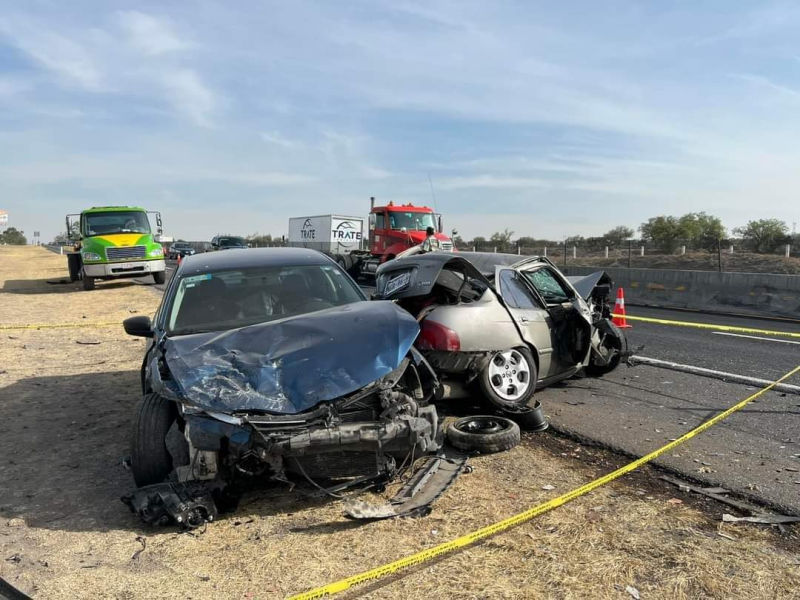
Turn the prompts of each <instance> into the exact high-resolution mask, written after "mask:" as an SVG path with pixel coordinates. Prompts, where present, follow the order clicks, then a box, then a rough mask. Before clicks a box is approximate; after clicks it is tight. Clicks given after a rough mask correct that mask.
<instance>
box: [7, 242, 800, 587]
mask: <svg viewBox="0 0 800 600" xmlns="http://www.w3.org/2000/svg"><path fill="white" fill-rule="evenodd" d="M34 259H35V261H34ZM62 260H63V259H62V257H57V256H54V255H49V254H46V253H45V251H44V250H37V249H31V248H28V249H24V252H22V251H21V249H20V250H18V249H7V248H0V265H2V271H0V276H2V277H3V278H5V279H6V280H9V279H13V280H18V281H19V280H23V279H26V278H27V279H32V280H36V279H44V278H46V277H59V276H63V273H64V272H65V268H62V262H61V261H62ZM23 271H24V274H23V273H22V272H23ZM0 285H2V282H0ZM15 285H20V286H22V287H24V286H23V285H22V283H17V284H15ZM46 285H47V284H44V283H41V284H39V283H32V284H30V287H37V289H42V290H44V289H46V288H44V287H42V286H46ZM62 287H63V286H62ZM67 287H68V286H67ZM3 290H4V292H6V291H8V288H3ZM156 301H157V297H156V295H155V294H153V293H152V291H151V290H149V289H148V288H146V287H144V286H136V285H126V284H117V285H115V286H111V287H110V288H109V287H108V286H106V287H103V285H102V284H101V285H100V286H98V289H97V290H96V291H94V292H90V293H86V292H82V291H80V292H78V291H75V292H72V291H67V292H62V293H54V292H49V291H46V292H43V293H27V294H14V293H2V294H0V322H3V323H11V322H19V321H31V322H63V321H68V320H72V319H77V318H80V317H82V316H86V319H87V320H107V319H120V320H121V319H122V318H124V317H126V316H128V314H130V312H129V311H130V310H136V311H137V312H141V313H145V314H149V313H152V310H153V309H154V307H155V304H156ZM9 335H10V336H12V337H13V338H15V339H8V336H9ZM0 336H2V337H0V339H1V340H2V343H0V371H3V370H5V371H6V372H5V373H4V374H0V429H2V435H0V457H2V458H0V553H2V556H0V558H1V559H2V560H0V576H2V577H4V578H5V579H7V580H8V581H10V582H11V583H13V584H14V585H17V586H18V587H20V588H22V589H23V590H24V591H26V592H28V593H34V594H35V596H36V597H37V598H97V597H109V598H120V599H128V598H207V597H219V598H272V597H283V596H286V595H288V594H290V593H293V592H299V591H302V590H304V589H306V588H308V587H311V586H315V585H320V584H324V583H327V582H329V581H332V580H334V579H338V578H342V577H346V576H348V575H352V574H354V573H357V572H360V571H362V570H364V569H366V568H370V567H374V566H377V565H379V564H382V563H383V562H386V561H389V560H392V559H396V558H399V557H401V556H404V555H406V554H409V553H412V552H414V551H417V550H419V549H421V548H425V547H429V546H432V545H435V544H437V543H440V542H442V541H445V540H448V539H450V538H453V537H455V536H458V535H461V534H464V533H467V532H469V531H471V530H473V529H475V528H478V527H480V526H483V525H486V524H488V523H491V522H493V521H496V520H499V519H502V518H504V517H507V516H509V515H511V514H514V513H516V512H519V511H521V510H524V509H526V508H528V507H530V506H531V505H533V504H535V503H538V502H541V501H543V500H546V499H549V498H551V497H554V496H556V495H558V494H560V493H563V492H566V491H568V490H570V489H572V488H574V487H577V486H579V485H581V484H583V483H585V482H587V481H589V480H591V479H593V478H594V477H596V476H597V475H599V474H602V473H605V472H608V471H609V470H611V469H613V468H614V467H615V466H616V465H617V464H618V459H617V458H616V457H614V456H611V455H608V454H607V453H604V452H601V451H594V450H587V449H585V448H580V447H579V446H577V445H576V444H574V443H572V442H569V441H566V440H563V439H559V438H556V437H554V436H553V435H551V434H537V435H531V436H528V437H527V438H526V440H525V442H524V443H523V444H522V445H521V446H519V447H517V448H515V449H514V450H512V451H511V452H509V453H505V454H499V455H494V456H486V457H478V458H475V459H473V460H472V461H471V463H472V464H473V466H474V467H475V472H474V473H471V474H469V475H464V476H462V477H461V478H460V479H459V480H458V481H457V482H456V484H455V485H454V486H453V487H452V488H451V489H450V490H449V491H448V492H447V493H446V494H445V495H444V496H443V497H442V498H441V499H440V500H439V501H438V502H437V504H436V505H435V507H434V511H433V513H432V514H431V515H430V516H428V517H426V518H423V519H416V520H412V519H402V520H395V521H383V522H376V523H368V524H362V523H354V522H352V521H348V520H346V519H345V518H343V516H342V513H341V506H340V504H339V503H338V502H336V501H328V500H314V499H309V498H307V497H304V496H302V495H301V494H299V493H298V492H297V491H294V492H292V491H289V490H287V489H286V488H273V489H269V490H265V491H260V492H253V493H251V494H249V495H248V496H247V497H246V498H245V499H244V501H243V502H242V505H241V506H240V508H239V510H238V511H237V512H236V513H234V514H232V515H226V516H225V518H223V519H222V520H221V521H219V522H217V523H215V524H213V525H211V526H209V527H208V528H207V529H206V530H205V532H203V533H199V532H195V533H193V534H181V533H177V532H176V531H174V530H170V529H155V528H153V529H151V528H145V527H143V526H141V525H140V524H139V523H138V522H137V520H136V519H134V518H133V516H132V515H131V514H129V513H128V512H127V509H126V508H125V507H124V506H123V505H122V503H120V502H119V500H118V497H119V496H120V495H121V494H122V493H124V492H126V491H127V490H128V489H129V488H130V486H131V485H132V482H131V479H130V476H129V474H128V473H126V472H125V471H124V470H123V469H122V467H121V466H120V458H121V457H122V456H123V455H125V454H126V452H127V433H128V429H129V426H130V418H131V411H132V406H133V404H134V403H135V401H136V398H137V396H138V389H137V376H138V366H139V362H140V360H141V352H142V342H141V341H138V340H131V339H130V338H126V337H125V336H124V334H122V332H121V329H116V328H105V329H98V330H90V329H85V330H77V329H76V330H57V329H50V330H44V329H43V330H41V331H36V330H23V331H3V332H0ZM78 339H81V340H84V341H86V340H89V339H91V341H100V342H101V343H100V344H97V345H89V346H83V345H78V344H76V343H75V342H76V341H77V340H78ZM99 361H106V362H105V363H100V362H99ZM545 484H551V485H553V486H555V489H554V490H552V491H546V490H543V489H542V486H543V485H545ZM676 497H677V498H679V499H682V500H683V502H682V503H680V504H676V503H671V502H668V501H669V500H670V499H672V498H676ZM727 510H728V509H724V508H723V507H720V506H719V505H716V504H713V503H705V502H702V501H697V500H696V499H694V498H691V497H689V496H686V495H684V494H683V493H681V492H679V491H677V490H676V489H674V488H671V487H666V486H665V484H662V483H661V482H659V481H658V480H657V479H655V477H654V476H653V475H652V474H651V473H650V471H649V470H648V469H645V470H644V471H643V472H641V473H635V474H632V475H631V476H628V477H627V478H625V479H623V480H620V481H618V482H615V483H614V484H611V485H609V486H607V487H605V488H603V489H600V490H598V491H596V492H594V493H592V494H590V495H588V496H585V497H583V498H581V499H578V500H576V501H575V502H573V503H571V504H568V505H566V506H564V507H562V508H560V509H557V510H555V511H553V512H551V513H548V514H546V515H543V516H542V517H540V518H538V519H536V520H534V521H532V522H530V523H528V524H525V525H523V526H521V527H518V528H516V529H513V530H511V531H509V532H506V533H504V534H501V535H498V536H495V537H494V538H491V539H489V540H487V541H485V542H484V543H483V544H480V545H478V546H475V547H472V548H470V549H467V550H465V551H462V552H460V553H457V554H454V555H451V556H448V557H446V558H444V559H442V560H439V561H437V562H435V563H433V564H429V565H426V566H422V567H418V568H416V569H415V570H413V571H411V572H409V573H407V574H406V575H405V576H403V577H399V578H395V579H391V580H388V581H382V582H380V584H379V585H373V586H363V587H361V588H359V589H357V590H353V594H351V595H361V594H365V595H367V596H368V597H374V598H396V597H427V598H431V599H438V598H454V597H455V598H527V597H554V598H586V597H593V598H595V597H597V598H606V597H608V598H628V597H629V596H628V595H627V594H626V593H625V591H624V590H625V586H627V585H631V586H633V587H635V588H637V589H638V590H639V591H640V592H641V595H642V598H704V597H706V598H732V597H741V598H745V597H746V598H792V597H800V592H798V590H800V566H798V560H799V559H798V550H800V545H799V542H798V536H797V529H796V527H797V526H794V527H795V528H790V529H789V533H788V534H784V535H779V534H777V533H775V532H773V531H772V530H770V529H768V528H761V527H758V526H748V525H743V524H721V523H720V522H719V517H720V515H721V514H722V512H725V511H727ZM719 531H722V532H723V533H725V534H727V535H730V536H732V537H733V538H735V539H733V540H731V539H728V538H726V537H722V536H720V535H718V532H719ZM137 537H140V538H142V539H143V540H144V543H145V544H146V547H145V549H144V551H143V552H141V553H139V554H138V555H136V557H135V558H134V554H135V553H136V552H137V551H138V550H141V549H142V543H141V542H140V541H139V540H138V539H137ZM14 555H17V556H18V557H19V559H18V560H16V559H14V560H7V559H9V558H11V557H13V556H14Z"/></svg>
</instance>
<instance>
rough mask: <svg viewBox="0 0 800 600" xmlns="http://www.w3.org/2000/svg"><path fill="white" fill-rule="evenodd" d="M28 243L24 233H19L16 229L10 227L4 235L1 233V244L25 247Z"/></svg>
mask: <svg viewBox="0 0 800 600" xmlns="http://www.w3.org/2000/svg"><path fill="white" fill-rule="evenodd" d="M27 243H28V240H27V239H26V238H25V235H24V232H23V231H18V230H17V229H16V228H14V227H9V228H8V229H6V230H5V231H4V232H3V233H0V244H9V245H11V246H24V245H25V244H27Z"/></svg>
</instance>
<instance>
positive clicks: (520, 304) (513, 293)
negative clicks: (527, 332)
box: [500, 269, 541, 308]
mask: <svg viewBox="0 0 800 600" xmlns="http://www.w3.org/2000/svg"><path fill="white" fill-rule="evenodd" d="M500 295H501V296H502V298H503V300H505V302H506V304H508V305H509V306H510V307H512V308H541V307H540V306H538V305H537V304H536V302H535V301H534V299H533V298H532V297H531V294H530V292H529V291H528V290H527V289H525V284H524V283H523V282H522V281H520V279H519V275H518V274H517V272H516V271H514V270H512V269H503V270H502V271H500Z"/></svg>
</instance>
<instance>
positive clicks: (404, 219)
mask: <svg viewBox="0 0 800 600" xmlns="http://www.w3.org/2000/svg"><path fill="white" fill-rule="evenodd" d="M389 227H390V228H391V229H403V228H405V229H406V230H407V231H425V230H426V229H427V228H428V227H433V228H434V229H436V223H434V219H433V215H432V214H431V213H423V212H390V213H389Z"/></svg>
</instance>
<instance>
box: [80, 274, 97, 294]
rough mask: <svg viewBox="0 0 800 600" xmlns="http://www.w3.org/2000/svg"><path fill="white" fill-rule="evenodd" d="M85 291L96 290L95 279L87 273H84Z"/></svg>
mask: <svg viewBox="0 0 800 600" xmlns="http://www.w3.org/2000/svg"><path fill="white" fill-rule="evenodd" d="M81 279H82V280H83V289H84V290H86V291H87V292H90V291H92V290H93V289H94V277H89V276H88V275H87V274H86V273H85V272H84V273H83V277H81Z"/></svg>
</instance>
